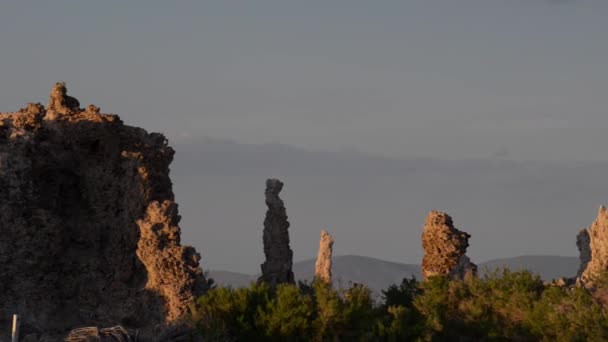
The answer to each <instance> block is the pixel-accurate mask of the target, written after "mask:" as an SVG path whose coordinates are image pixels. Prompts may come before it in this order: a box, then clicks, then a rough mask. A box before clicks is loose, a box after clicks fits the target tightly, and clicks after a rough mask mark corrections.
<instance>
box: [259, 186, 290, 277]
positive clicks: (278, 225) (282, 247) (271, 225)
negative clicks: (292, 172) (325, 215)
mask: <svg viewBox="0 0 608 342" xmlns="http://www.w3.org/2000/svg"><path fill="white" fill-rule="evenodd" d="M282 189H283V183H282V182H281V181H280V180H278V179H268V180H267V181H266V191H265V196H266V206H267V207H268V210H267V211H266V218H265V219H264V234H263V240H264V255H265V256H266V261H265V262H264V263H263V264H262V265H261V268H262V275H261V276H260V278H259V281H263V282H266V283H268V284H269V285H270V286H273V287H274V286H276V285H278V284H281V283H292V284H293V283H294V276H293V271H292V266H293V252H292V250H291V248H290V247H289V231H288V229H289V221H288V220H287V212H286V210H285V205H284V204H283V200H281V198H280V197H279V193H280V192H281V190H282Z"/></svg>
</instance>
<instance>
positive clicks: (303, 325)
mask: <svg viewBox="0 0 608 342" xmlns="http://www.w3.org/2000/svg"><path fill="white" fill-rule="evenodd" d="M313 315H314V310H313V302H312V298H311V297H310V296H308V295H304V294H302V293H301V292H300V291H299V289H298V287H297V286H295V285H291V284H281V285H279V286H278V287H277V289H276V295H275V297H274V298H273V299H272V300H270V301H269V302H267V303H266V305H265V306H261V307H258V318H257V320H256V321H257V325H258V326H259V328H260V329H263V331H264V332H265V334H266V338H267V340H281V341H284V340H289V341H308V340H310V339H311V337H312V324H311V322H312V319H313Z"/></svg>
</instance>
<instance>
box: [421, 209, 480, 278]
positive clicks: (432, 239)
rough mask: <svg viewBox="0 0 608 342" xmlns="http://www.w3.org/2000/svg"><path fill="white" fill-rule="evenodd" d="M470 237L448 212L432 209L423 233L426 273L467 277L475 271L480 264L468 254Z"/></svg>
mask: <svg viewBox="0 0 608 342" xmlns="http://www.w3.org/2000/svg"><path fill="white" fill-rule="evenodd" d="M470 237H471V236H470V235H469V234H467V233H465V232H462V231H460V230H458V229H456V228H455V227H454V224H453V222H452V218H451V217H450V216H449V215H448V214H446V213H442V212H438V211H431V212H430V213H429V215H428V216H427V218H426V222H425V225H424V231H423V233H422V248H423V249H424V257H423V259H422V275H423V277H424V278H425V279H427V278H428V277H431V276H436V275H445V276H450V277H451V278H453V279H464V278H465V277H466V276H467V275H473V276H474V275H476V274H477V266H476V265H475V264H473V263H472V262H471V261H470V259H469V258H468V257H467V256H466V255H465V253H466V250H467V247H468V246H469V238H470Z"/></svg>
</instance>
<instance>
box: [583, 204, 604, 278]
mask: <svg viewBox="0 0 608 342" xmlns="http://www.w3.org/2000/svg"><path fill="white" fill-rule="evenodd" d="M586 231H587V235H588V236H587V237H585V233H584V232H581V233H579V235H578V236H577V245H579V250H580V251H581V270H582V272H581V271H579V273H580V280H581V281H582V282H583V283H584V284H591V283H592V282H593V280H594V279H595V278H596V277H597V276H599V275H600V274H601V273H602V272H606V271H608V210H606V208H605V207H603V206H602V207H600V209H599V211H598V213H597V218H596V219H595V221H594V222H593V224H592V225H591V228H589V229H587V230H586ZM579 241H580V244H579ZM581 247H582V248H581ZM585 261H587V263H586V265H585ZM583 269H584V270H583Z"/></svg>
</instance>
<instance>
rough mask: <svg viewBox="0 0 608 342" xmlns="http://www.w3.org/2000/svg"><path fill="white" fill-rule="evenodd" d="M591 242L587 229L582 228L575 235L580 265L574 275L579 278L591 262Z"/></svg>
mask: <svg viewBox="0 0 608 342" xmlns="http://www.w3.org/2000/svg"><path fill="white" fill-rule="evenodd" d="M590 243H591V240H590V237H589V231H588V230H587V228H583V229H581V230H580V231H579V232H578V235H576V246H577V247H578V252H579V259H580V260H581V265H580V267H579V269H578V272H577V273H576V276H577V277H580V276H581V275H582V274H583V272H584V271H585V269H587V264H588V263H589V261H591V246H590Z"/></svg>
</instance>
